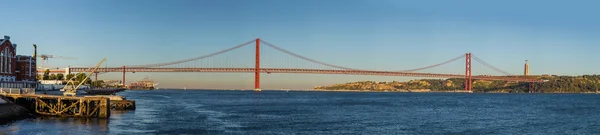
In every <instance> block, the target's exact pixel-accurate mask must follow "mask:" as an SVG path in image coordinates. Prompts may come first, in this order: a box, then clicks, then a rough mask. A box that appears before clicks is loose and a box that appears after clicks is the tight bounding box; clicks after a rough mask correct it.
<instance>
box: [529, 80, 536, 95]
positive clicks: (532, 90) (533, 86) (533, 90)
mask: <svg viewBox="0 0 600 135" xmlns="http://www.w3.org/2000/svg"><path fill="white" fill-rule="evenodd" d="M535 92H536V91H535V82H531V84H529V93H535Z"/></svg>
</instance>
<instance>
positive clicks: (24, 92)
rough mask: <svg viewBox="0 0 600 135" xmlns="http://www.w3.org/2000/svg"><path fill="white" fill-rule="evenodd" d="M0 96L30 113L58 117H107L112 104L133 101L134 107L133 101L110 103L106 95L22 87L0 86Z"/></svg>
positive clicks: (119, 104)
mask: <svg viewBox="0 0 600 135" xmlns="http://www.w3.org/2000/svg"><path fill="white" fill-rule="evenodd" d="M0 96H3V97H5V98H6V99H8V100H11V101H12V102H14V103H15V104H18V105H21V106H23V107H25V108H26V109H27V110H29V111H31V112H32V113H35V114H38V115H47V116H58V117H86V118H109V117H110V111H111V109H113V108H115V107H113V106H125V107H131V105H130V106H126V105H123V104H126V103H130V104H131V103H133V108H135V102H132V101H128V100H124V101H116V103H114V104H112V103H111V100H110V98H108V97H101V96H100V97H95V96H85V97H76V96H60V95H45V94H35V90H33V89H24V88H21V89H14V88H13V89H4V88H0ZM123 102H126V103H123Z"/></svg>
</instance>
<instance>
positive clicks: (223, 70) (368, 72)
mask: <svg viewBox="0 0 600 135" xmlns="http://www.w3.org/2000/svg"><path fill="white" fill-rule="evenodd" d="M91 70H92V69H90V68H69V71H70V72H91ZM260 70H261V72H263V73H292V74H343V75H374V76H407V77H429V78H465V75H457V74H436V73H414V72H393V71H371V70H327V69H294V68H261V69H260ZM54 72H60V71H58V70H57V71H54ZM96 72H217V73H218V72H220V73H253V72H254V68H145V67H127V68H122V67H116V68H115V67H109V68H98V69H97V71H96ZM62 73H64V70H62ZM472 78H473V79H479V80H504V81H522V82H543V80H539V79H535V78H525V77H521V76H472Z"/></svg>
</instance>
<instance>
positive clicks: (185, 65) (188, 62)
mask: <svg viewBox="0 0 600 135" xmlns="http://www.w3.org/2000/svg"><path fill="white" fill-rule="evenodd" d="M253 43H254V45H255V47H254V48H255V49H254V50H255V52H254V54H253V55H254V58H253V61H254V63H253V67H250V66H249V65H245V67H232V65H231V63H228V64H226V65H229V66H228V67H226V68H225V67H220V68H215V67H214V66H213V65H211V64H207V63H206V62H199V61H200V60H208V61H209V63H210V61H211V60H210V59H207V58H212V57H215V56H218V55H221V54H224V53H226V52H231V51H233V50H236V49H238V48H241V47H244V46H247V45H250V44H253ZM261 43H262V44H261ZM261 45H265V46H266V47H268V48H272V49H275V50H277V51H279V52H283V53H285V54H288V55H290V56H293V57H295V58H299V59H301V60H303V61H307V62H310V63H313V64H316V65H319V66H324V67H326V68H328V69H320V68H314V67H310V68H298V67H297V66H290V67H288V68H269V67H263V66H261ZM263 53H264V52H263ZM460 59H464V60H465V74H436V73H418V72H415V71H421V70H425V69H430V68H434V67H439V66H442V65H446V64H448V63H452V62H455V61H458V60H460ZM471 60H475V61H476V62H479V63H481V64H482V65H484V66H486V67H488V68H490V69H492V70H495V71H497V72H500V73H503V74H505V76H488V75H473V74H471V71H472V70H471V65H472V64H471ZM216 61H227V60H216ZM247 61H252V60H250V59H248V60H247ZM284 61H285V60H284ZM212 62H215V60H212ZM288 62H289V60H288ZM203 66H209V67H203ZM220 66H222V65H220ZM91 71H92V69H91V68H89V67H70V68H66V69H65V70H52V71H51V72H61V73H71V72H91ZM107 72H121V73H123V81H122V82H123V85H125V75H126V73H127V72H133V73H135V72H221V73H254V77H255V78H254V90H255V91H260V74H261V73H267V74H271V73H291V74H343V75H373V76H406V77H429V78H465V85H464V86H465V91H467V92H472V90H473V86H472V84H473V79H479V80H503V81H518V82H531V83H532V84H533V83H534V82H542V81H543V80H539V79H535V78H531V77H524V76H515V75H512V74H510V73H508V72H505V71H503V70H501V69H499V68H496V67H494V66H492V65H491V64H489V63H487V62H485V61H483V60H482V59H480V58H478V57H476V56H474V55H472V54H471V53H466V54H463V55H460V56H458V57H456V58H453V59H450V60H448V61H444V62H442V63H438V64H434V65H430V66H425V67H421V68H415V69H409V70H402V71H376V70H362V69H355V68H348V67H343V66H338V65H333V64H329V63H325V62H321V61H318V60H314V59H311V58H308V57H304V56H302V55H299V54H296V53H293V52H291V51H288V50H285V49H283V48H280V47H278V46H276V45H273V44H271V43H269V42H266V41H264V40H260V39H256V40H252V41H248V42H246V43H243V44H240V45H237V46H234V47H231V48H228V49H225V50H221V51H218V52H214V53H211V54H207V55H203V56H199V57H195V58H189V59H184V60H178V61H172V62H165V63H155V64H146V65H129V66H122V67H104V68H99V69H98V70H97V71H96V79H97V76H98V75H97V74H98V73H100V74H101V73H107ZM530 86H533V85H530ZM531 89H533V87H531Z"/></svg>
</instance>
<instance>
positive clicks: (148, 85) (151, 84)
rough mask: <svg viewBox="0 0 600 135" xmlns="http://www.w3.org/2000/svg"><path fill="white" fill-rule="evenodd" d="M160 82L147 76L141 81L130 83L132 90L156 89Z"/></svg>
mask: <svg viewBox="0 0 600 135" xmlns="http://www.w3.org/2000/svg"><path fill="white" fill-rule="evenodd" d="M157 85H158V83H155V81H154V80H152V79H150V78H149V77H146V78H144V79H142V80H141V81H136V82H132V83H130V84H129V87H128V88H129V89H130V90H154V89H155V88H156V86H157Z"/></svg>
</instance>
